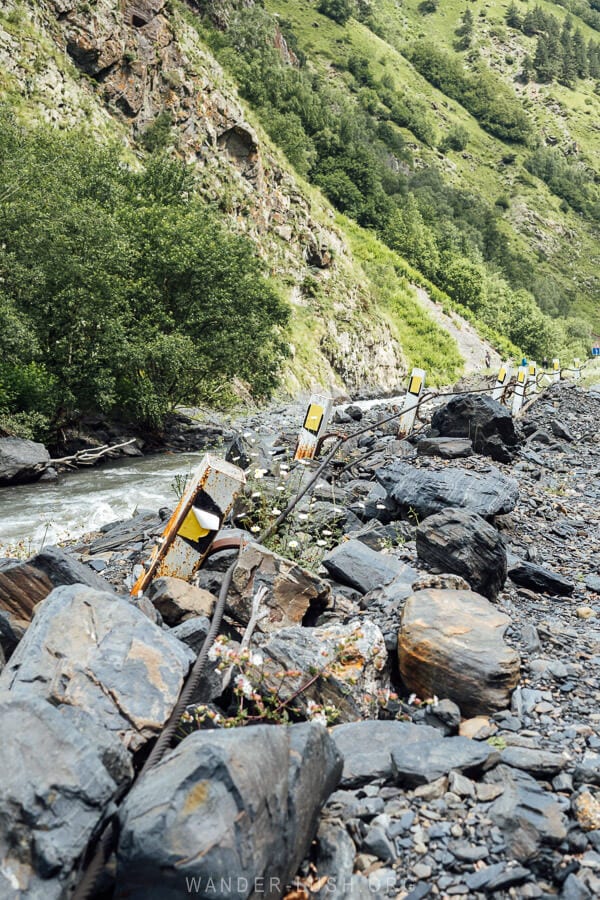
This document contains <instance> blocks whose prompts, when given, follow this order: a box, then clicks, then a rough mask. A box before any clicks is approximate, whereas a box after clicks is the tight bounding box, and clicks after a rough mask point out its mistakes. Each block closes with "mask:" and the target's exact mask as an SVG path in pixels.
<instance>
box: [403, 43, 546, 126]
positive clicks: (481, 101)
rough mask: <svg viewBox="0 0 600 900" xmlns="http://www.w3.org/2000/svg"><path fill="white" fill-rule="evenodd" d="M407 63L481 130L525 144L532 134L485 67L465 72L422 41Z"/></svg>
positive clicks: (510, 96)
mask: <svg viewBox="0 0 600 900" xmlns="http://www.w3.org/2000/svg"><path fill="white" fill-rule="evenodd" d="M410 59H411V61H412V63H413V65H414V66H415V67H416V68H417V69H418V70H419V72H420V73H421V75H423V76H424V77H425V78H427V80H428V81H430V82H431V84H433V85H435V87H437V88H439V89H440V90H442V91H443V92H444V93H445V94H447V95H448V96H449V97H452V99H454V100H457V101H458V102H459V103H461V104H462V105H463V106H464V107H465V109H467V110H468V111H469V112H470V113H471V115H473V116H475V118H476V119H478V120H479V122H480V124H481V127H482V128H484V129H485V130H486V131H489V132H490V134H493V135H495V136H496V137H499V138H501V139H502V140H505V141H512V142H515V143H525V142H526V141H527V139H528V138H529V135H530V133H531V127H530V125H529V121H528V119H527V116H526V114H525V112H524V111H523V109H522V108H521V106H520V105H519V103H518V101H517V99H516V97H515V96H514V94H513V93H512V91H511V90H510V89H509V88H508V87H506V85H505V84H503V82H501V81H500V80H499V79H498V78H497V77H496V76H495V75H494V74H493V73H492V72H491V71H490V70H489V69H487V68H486V67H485V66H478V67H477V68H476V69H475V70H474V71H473V72H469V71H467V70H466V69H465V68H464V66H463V65H462V64H461V62H460V60H459V59H457V58H455V57H453V56H451V55H450V54H449V53H446V52H445V51H444V50H440V49H438V48H437V47H436V46H435V45H434V44H431V43H428V42H427V41H421V42H418V43H416V44H414V45H413V47H412V48H411V52H410Z"/></svg>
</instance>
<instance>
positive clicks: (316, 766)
mask: <svg viewBox="0 0 600 900" xmlns="http://www.w3.org/2000/svg"><path fill="white" fill-rule="evenodd" d="M341 771H342V759H341V756H340V754H339V753H338V752H337V750H336V747H335V744H334V742H333V741H332V740H331V738H330V737H329V735H328V734H327V731H326V729H325V728H323V726H322V725H318V724H316V723H305V724H302V725H293V726H291V727H289V728H273V727H271V726H268V725H259V726H256V727H254V728H236V729H230V730H225V731H213V732H199V733H196V734H193V735H190V736H188V737H187V738H186V739H185V740H184V741H183V742H182V743H181V744H180V745H179V746H178V747H177V748H176V749H175V750H173V751H172V752H171V753H169V754H168V755H167V756H166V757H165V759H164V760H163V761H162V762H161V763H159V764H158V765H157V766H156V767H155V768H154V769H152V770H151V771H150V772H149V773H148V775H146V776H145V777H144V778H143V779H142V780H141V781H140V782H138V784H136V786H135V787H134V789H133V790H132V791H131V793H130V794H129V796H128V797H127V799H126V800H125V803H124V804H123V806H122V808H121V811H120V824H121V835H120V841H119V849H118V866H119V871H118V888H117V892H116V897H117V898H119V897H127V898H130V900H136V898H137V900H141V898H144V900H163V898H164V897H165V896H166V895H167V894H168V896H169V897H172V898H174V900H175V898H178V897H181V898H183V897H188V896H189V891H188V890H187V888H186V879H189V878H192V877H193V878H196V879H198V882H197V883H199V884H202V885H207V884H208V883H209V879H211V880H212V883H213V884H215V885H217V886H219V885H221V884H222V883H225V884H227V883H231V884H233V886H234V887H233V888H230V889H229V890H226V893H225V894H221V896H244V897H246V896H252V895H254V891H255V890H256V885H257V884H262V885H263V891H261V893H262V892H264V895H265V897H270V898H276V897H280V896H281V895H282V893H283V887H284V886H285V885H287V884H288V883H289V882H290V881H291V879H292V877H293V876H294V875H295V874H296V872H297V870H298V866H299V865H300V862H301V861H302V858H303V857H304V855H305V853H306V851H307V850H308V847H309V844H310V841H311V840H312V838H313V836H314V834H315V832H316V830H317V825H318V815H319V812H320V810H321V807H322V806H323V804H324V802H325V801H326V799H327V798H328V797H329V795H330V793H331V791H332V790H334V789H335V787H336V785H337V783H338V780H339V777H340V774H341ZM157 798H164V799H165V801H166V802H162V803H157ZM244 885H245V887H244ZM208 890H209V889H208V888H206V887H205V892H208Z"/></svg>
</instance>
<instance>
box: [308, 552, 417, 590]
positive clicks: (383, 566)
mask: <svg viewBox="0 0 600 900" xmlns="http://www.w3.org/2000/svg"><path fill="white" fill-rule="evenodd" d="M323 565H324V566H325V568H326V569H327V572H328V573H329V575H330V576H331V577H332V578H333V579H335V581H338V582H339V583H340V584H347V585H349V587H353V588H356V590H357V591H360V593H361V594H366V593H368V592H369V591H372V590H374V589H376V588H381V587H383V586H384V585H388V584H390V582H394V583H395V584H398V582H402V583H403V584H405V585H406V586H407V587H410V586H411V585H412V582H413V581H414V579H415V578H416V577H417V574H418V573H417V572H416V571H415V569H413V568H412V567H411V566H408V565H406V563H403V562H401V561H400V560H399V559H397V558H396V557H394V556H390V555H389V554H384V553H381V552H380V551H377V550H373V549H371V547H369V546H367V544H365V543H363V542H362V541H359V540H350V541H345V542H344V543H343V544H340V545H339V546H337V547H335V548H334V549H333V550H331V551H330V552H329V553H328V554H327V555H326V556H325V557H324V558H323Z"/></svg>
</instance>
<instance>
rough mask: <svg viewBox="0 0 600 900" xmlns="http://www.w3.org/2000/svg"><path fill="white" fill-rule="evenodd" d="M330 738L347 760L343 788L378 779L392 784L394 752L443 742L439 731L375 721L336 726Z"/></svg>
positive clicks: (358, 785)
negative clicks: (413, 746)
mask: <svg viewBox="0 0 600 900" xmlns="http://www.w3.org/2000/svg"><path fill="white" fill-rule="evenodd" d="M331 736H332V738H333V740H334V741H335V744H336V746H337V748H338V750H339V751H340V753H341V755H342V757H343V759H344V771H343V773H342V780H341V784H342V786H343V787H346V788H356V787H360V786H362V785H364V784H367V783H368V782H370V781H375V780H379V779H383V780H386V781H390V780H391V779H392V778H393V776H394V769H393V765H392V751H393V750H394V748H402V747H404V746H412V745H413V744H416V743H417V742H423V741H439V739H440V733H439V731H438V730H437V729H435V728H430V727H429V726H427V725H413V724H412V722H393V721H390V722H386V721H381V722H379V721H373V720H371V721H365V722H348V723H347V724H345V725H336V727H335V728H333V729H332V731H331Z"/></svg>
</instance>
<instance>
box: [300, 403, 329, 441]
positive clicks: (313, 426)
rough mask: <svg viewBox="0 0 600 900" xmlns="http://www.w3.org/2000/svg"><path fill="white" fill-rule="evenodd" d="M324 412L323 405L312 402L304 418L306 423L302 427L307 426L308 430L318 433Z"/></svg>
mask: <svg viewBox="0 0 600 900" xmlns="http://www.w3.org/2000/svg"><path fill="white" fill-rule="evenodd" d="M324 414H325V410H324V409H323V407H322V406H320V405H319V404H318V403H311V404H310V406H309V407H308V412H307V413H306V418H305V419H304V425H303V426H302V427H303V428H306V430H307V431H310V432H311V433H312V434H318V433H319V428H320V427H321V422H322V421H323V416H324Z"/></svg>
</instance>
